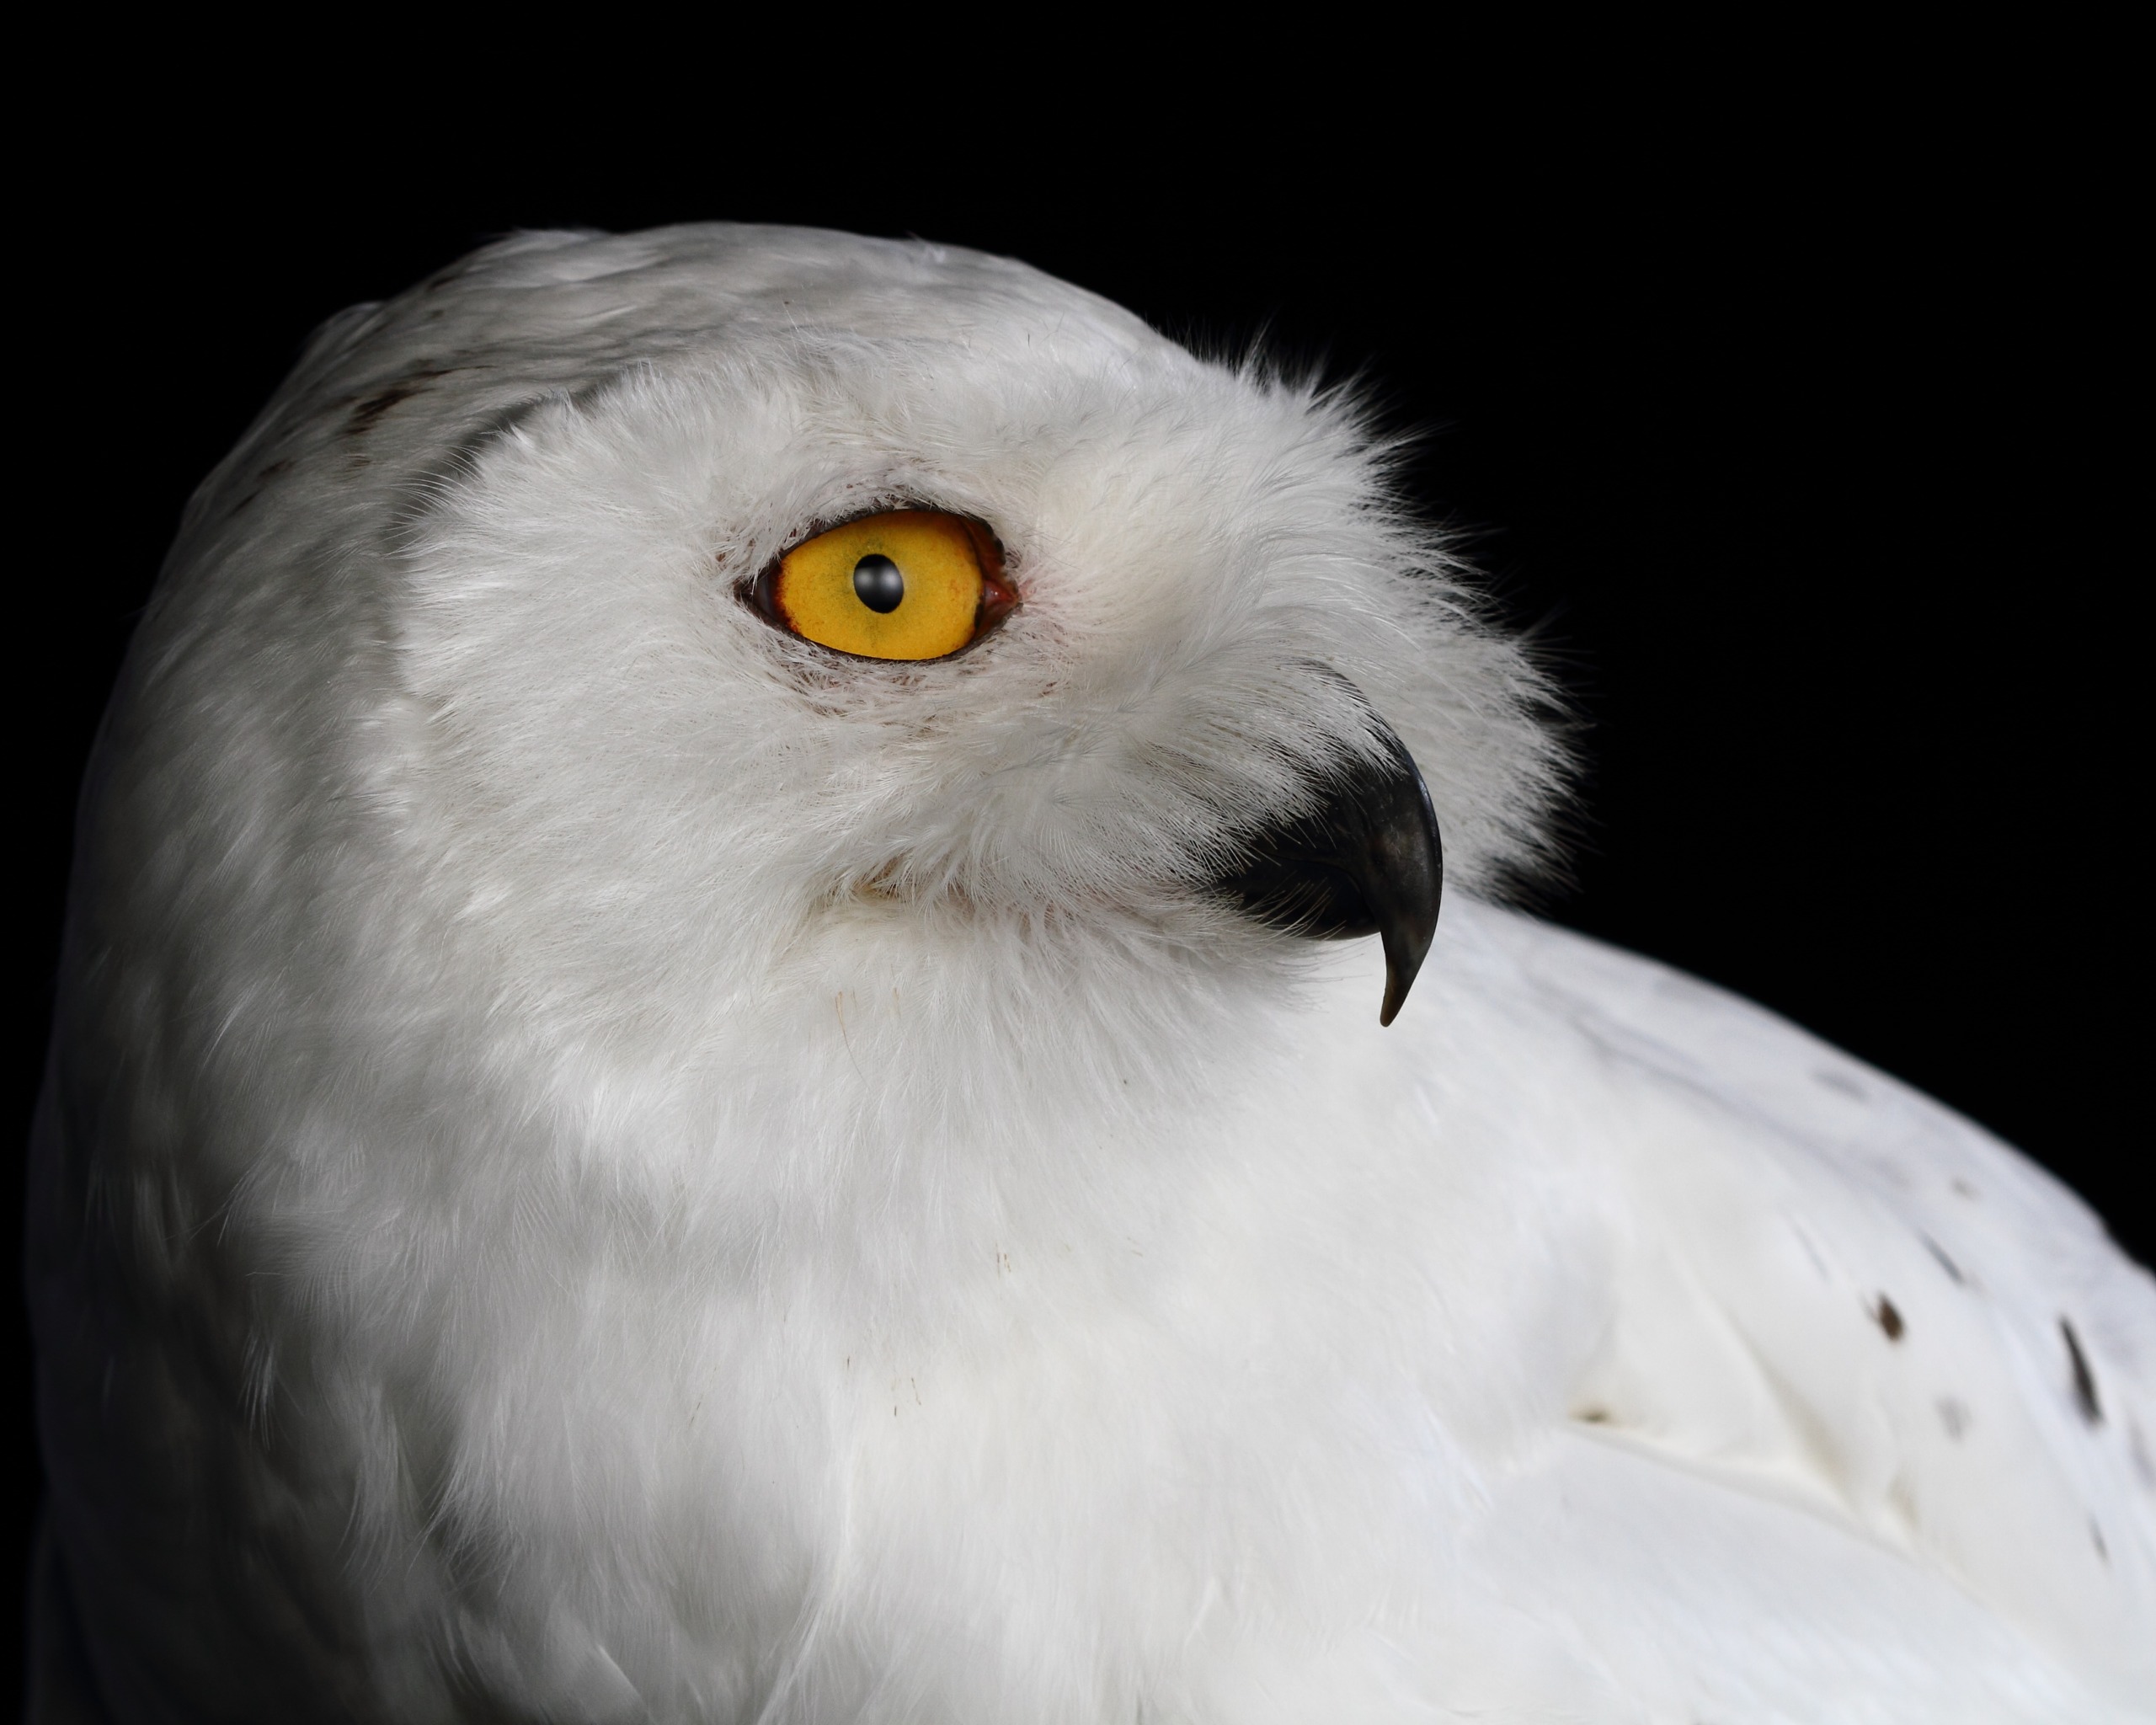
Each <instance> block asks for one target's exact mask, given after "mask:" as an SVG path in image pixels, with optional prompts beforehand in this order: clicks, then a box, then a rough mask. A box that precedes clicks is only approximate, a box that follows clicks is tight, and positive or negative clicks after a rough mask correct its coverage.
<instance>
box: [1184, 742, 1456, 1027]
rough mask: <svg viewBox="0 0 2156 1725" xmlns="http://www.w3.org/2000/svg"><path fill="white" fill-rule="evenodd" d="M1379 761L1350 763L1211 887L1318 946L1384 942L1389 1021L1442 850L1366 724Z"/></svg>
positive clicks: (1249, 840)
mask: <svg viewBox="0 0 2156 1725" xmlns="http://www.w3.org/2000/svg"><path fill="white" fill-rule="evenodd" d="M1370 723H1371V724H1373V725H1374V726H1375V727H1376V729H1377V730H1378V731H1379V733H1380V736H1381V738H1382V740H1383V741H1384V743H1385V757H1384V759H1383V760H1382V761H1379V762H1376V763H1358V765H1356V766H1353V768H1351V769H1349V770H1348V772H1347V773H1346V774H1345V775H1344V776H1343V777H1342V778H1341V779H1339V780H1338V781H1337V782H1336V783H1335V784H1333V785H1332V786H1331V788H1329V789H1328V791H1327V793H1326V799H1325V801H1324V803H1323V804H1321V805H1320V807H1319V808H1318V809H1316V811H1315V813H1313V814H1306V815H1304V816H1302V817H1301V818H1299V819H1298V820H1289V821H1285V822H1283V823H1281V824H1279V825H1273V826H1268V827H1266V828H1264V829H1262V830H1260V831H1257V832H1256V833H1253V834H1251V835H1250V836H1248V837H1246V840H1245V841H1244V842H1245V844H1246V846H1248V849H1249V852H1250V855H1251V861H1250V862H1249V863H1248V864H1247V865H1246V867H1244V868H1241V869H1239V870H1237V871H1236V872H1235V873H1233V874H1230V875H1227V876H1225V877H1224V878H1223V879H1220V880H1219V882H1217V883H1216V885H1217V886H1218V889H1219V890H1220V891H1221V892H1223V893H1225V894H1226V895H1228V896H1230V898H1232V899H1235V900H1237V901H1238V902H1239V903H1240V904H1241V905H1242V907H1243V909H1244V910H1246V911H1248V912H1249V913H1250V914H1251V916H1256V917H1257V918H1259V919H1260V920H1261V921H1266V922H1269V923H1271V924H1272V925H1273V927H1277V928H1285V929H1289V930H1292V931H1293V932H1295V933H1297V934H1303V935H1308V936H1310V937H1311V938H1313V939H1317V940H1345V939H1352V938H1353V937H1356V936H1358V935H1364V934H1374V935H1378V936H1380V937H1382V938H1383V940H1384V942H1385V1004H1384V1005H1383V1006H1382V1007H1380V1008H1379V1010H1378V1023H1380V1024H1390V1023H1392V1021H1393V1019H1394V1018H1395V1017H1397V1016H1398V1014H1399V1012H1400V1008H1401V1002H1403V1001H1406V998H1407V991H1408V990H1409V989H1410V988H1411V987H1412V986H1413V985H1414V982H1415V973H1416V972H1417V971H1418V970H1420V969H1422V960H1423V958H1424V957H1425V956H1426V955H1427V954H1428V952H1429V950H1430V942H1431V940H1432V939H1433V937H1435V936H1436V934H1437V932H1438V899H1439V897H1440V896H1441V895H1443V892H1444V879H1445V864H1444V842H1443V841H1442V840H1441V839H1440V838H1439V837H1438V817H1437V814H1436V813H1435V811H1434V810H1433V809H1431V807H1430V793H1429V789H1428V787H1427V786H1425V785H1424V784H1423V782H1422V774H1421V773H1420V772H1417V770H1416V766H1415V761H1414V758H1413V757H1412V756H1410V755H1409V754H1408V752H1407V747H1406V745H1405V744H1404V743H1402V742H1401V740H1400V739H1399V738H1398V737H1396V736H1395V735H1394V734H1393V733H1392V729H1391V728H1390V726H1389V725H1387V724H1385V722H1384V721H1383V720H1382V719H1380V718H1377V717H1376V716H1375V715H1374V714H1373V715H1372V717H1371V720H1370Z"/></svg>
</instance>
